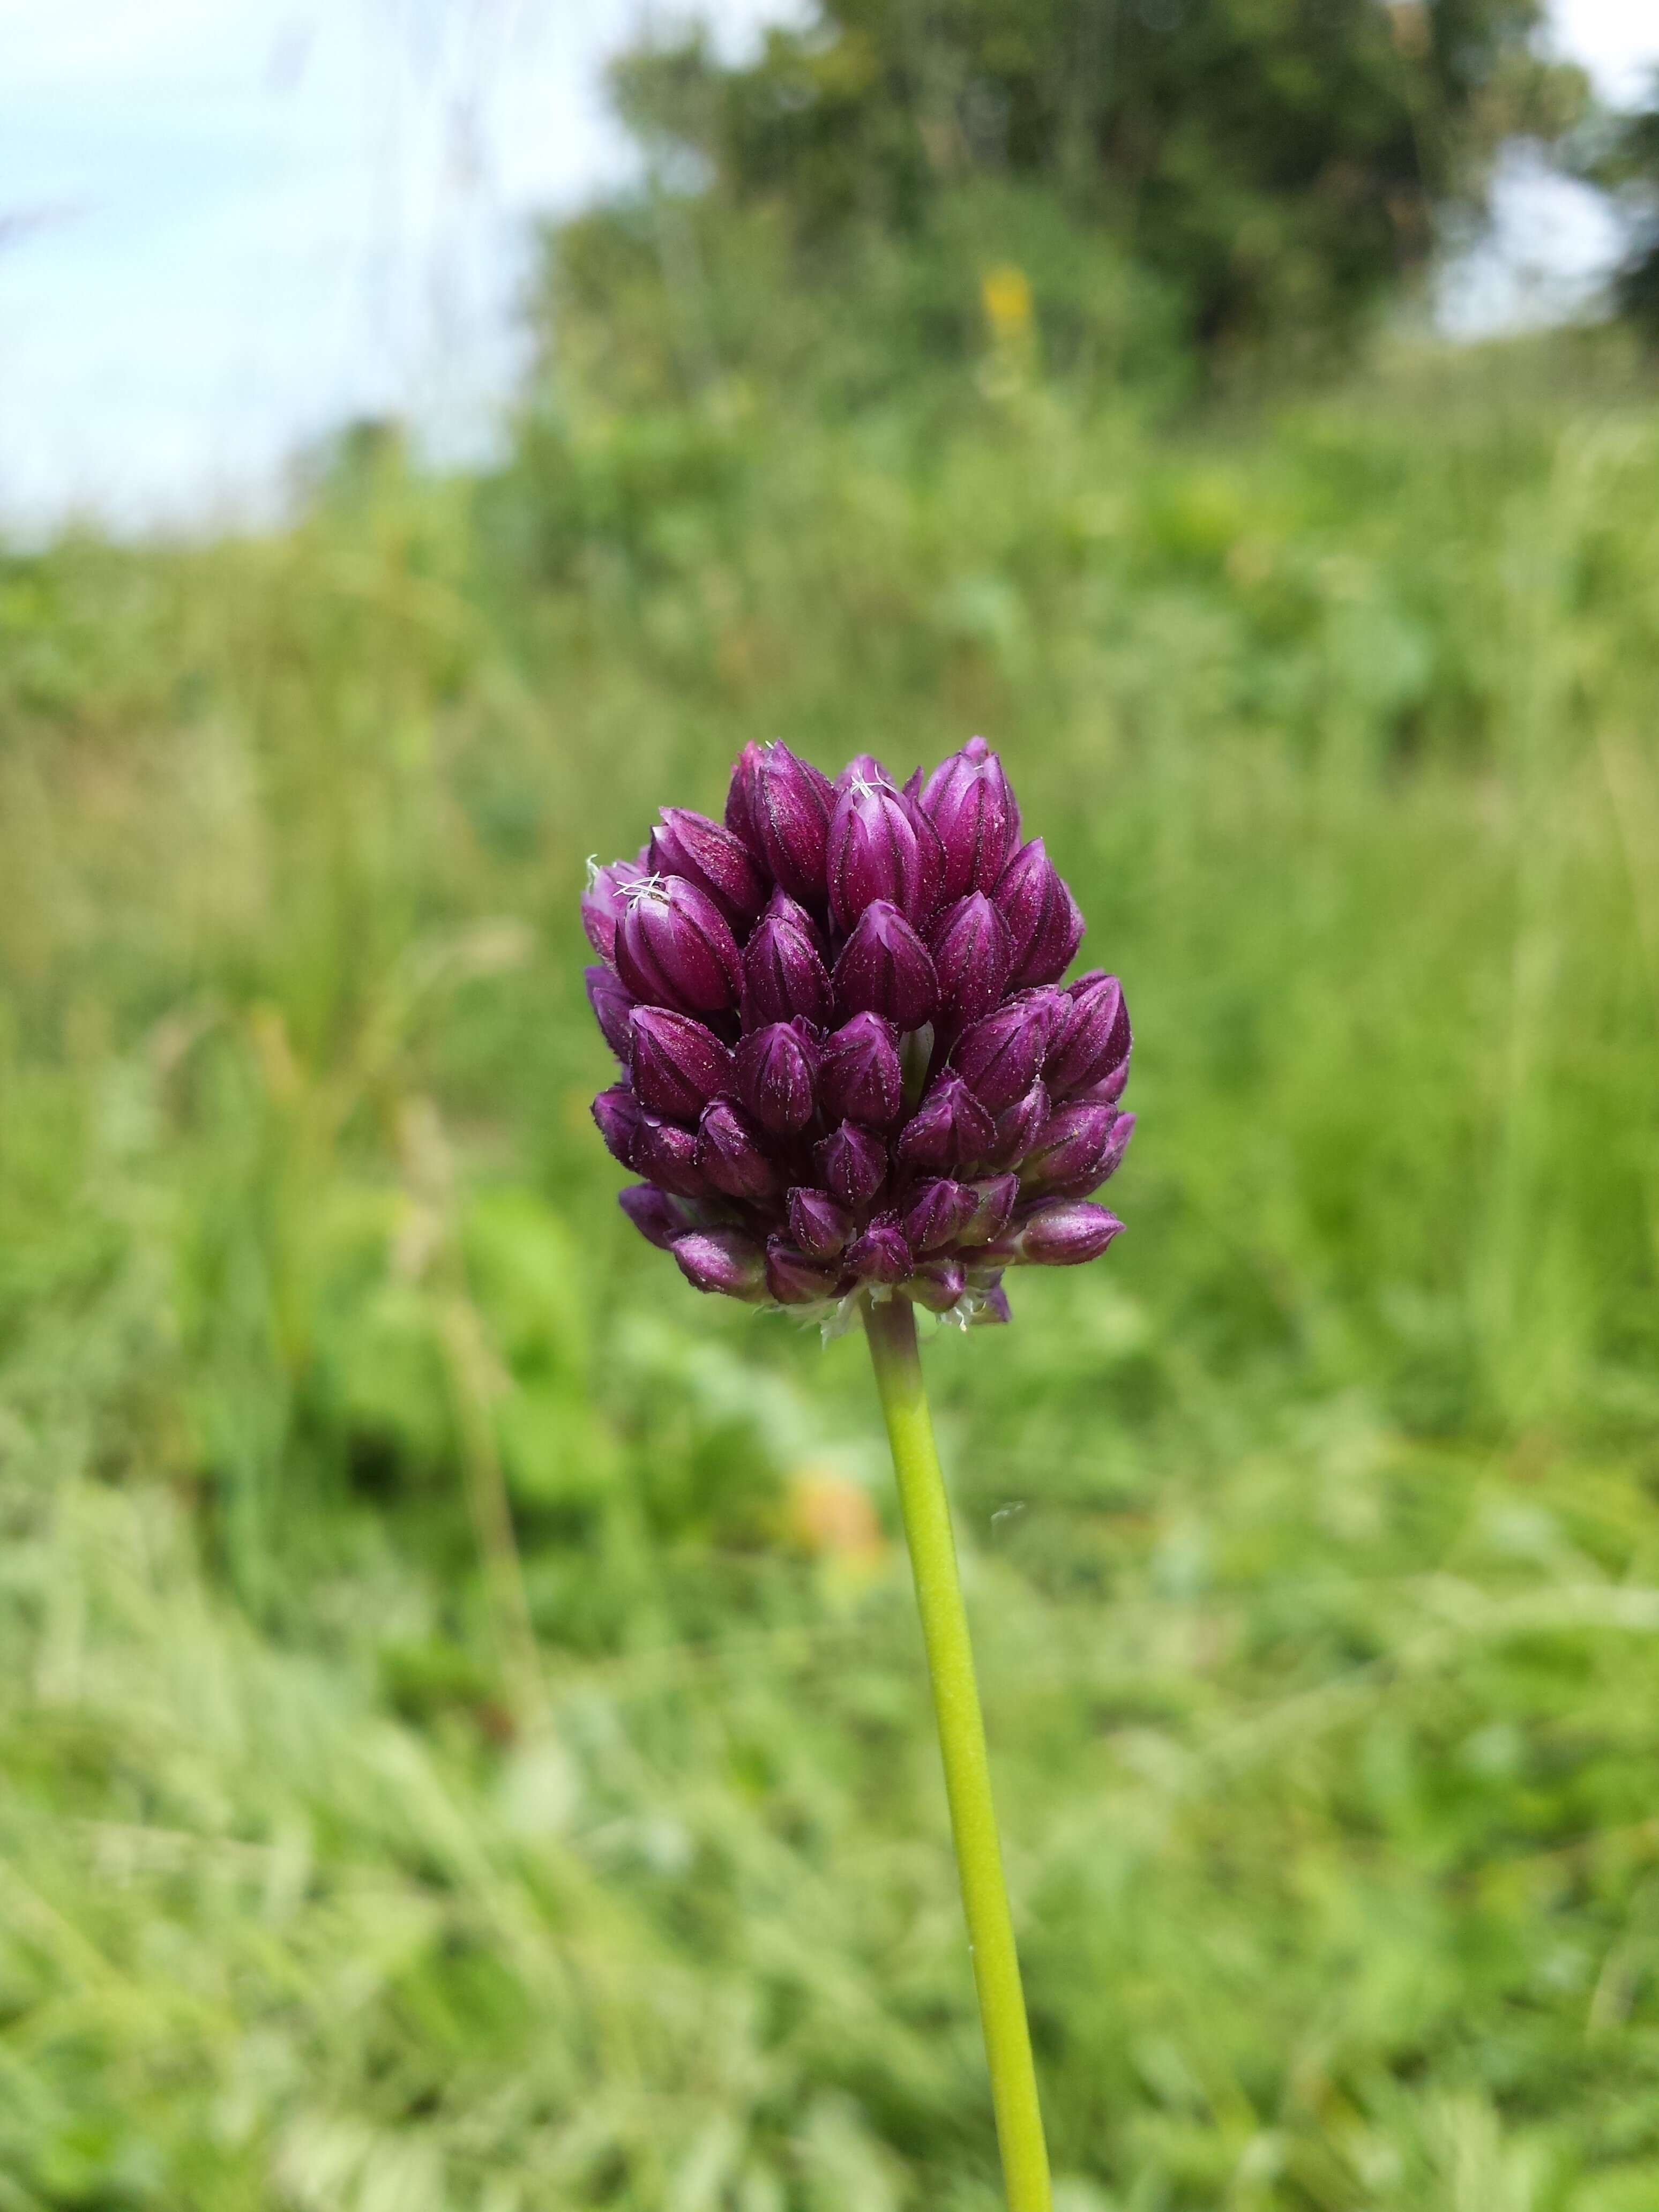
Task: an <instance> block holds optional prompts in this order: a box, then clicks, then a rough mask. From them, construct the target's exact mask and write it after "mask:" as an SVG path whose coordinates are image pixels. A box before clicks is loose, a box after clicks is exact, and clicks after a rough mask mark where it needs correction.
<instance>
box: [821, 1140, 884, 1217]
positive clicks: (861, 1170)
mask: <svg viewBox="0 0 1659 2212" xmlns="http://www.w3.org/2000/svg"><path fill="white" fill-rule="evenodd" d="M812 1163H813V1165H814V1166H815V1167H816V1168H817V1171H818V1176H819V1180H820V1181H821V1182H822V1183H823V1187H824V1188H825V1189H826V1190H827V1191H828V1192H829V1195H830V1196H831V1197H832V1198H833V1199H835V1200H837V1202H838V1203H839V1204H841V1205H842V1206H847V1207H848V1208H849V1209H850V1210H851V1211H852V1212H854V1213H856V1212H858V1211H859V1209H860V1207H861V1206H868V1204H869V1203H870V1201H871V1200H872V1198H873V1197H874V1196H875V1194H876V1193H877V1192H878V1190H879V1189H880V1188H881V1187H882V1185H883V1183H884V1182H886V1180H887V1148H886V1146H884V1144H883V1143H882V1141H881V1139H880V1138H879V1137H877V1136H874V1135H872V1133H871V1132H870V1131H869V1130H868V1129H861V1128H860V1127H859V1125H858V1123H857V1122H856V1121H843V1122H842V1125H841V1127H840V1128H838V1129H834V1130H832V1131H831V1132H830V1133H829V1135H828V1136H827V1137H826V1138H825V1139H824V1140H823V1143H822V1144H821V1145H818V1146H815V1147H814V1148H813V1152H812Z"/></svg>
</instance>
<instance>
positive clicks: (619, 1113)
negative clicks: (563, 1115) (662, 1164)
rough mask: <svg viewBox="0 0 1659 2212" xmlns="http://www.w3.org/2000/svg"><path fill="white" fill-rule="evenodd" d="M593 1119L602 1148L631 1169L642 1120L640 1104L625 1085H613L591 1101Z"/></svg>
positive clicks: (643, 1117)
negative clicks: (600, 1138)
mask: <svg viewBox="0 0 1659 2212" xmlns="http://www.w3.org/2000/svg"><path fill="white" fill-rule="evenodd" d="M592 1115H593V1119H594V1121H595V1123H596V1124H597V1125H598V1127H599V1134H600V1135H601V1136H602V1137H603V1138H604V1139H605V1150H606V1152H609V1153H610V1155H611V1158H612V1159H613V1160H620V1161H621V1162H622V1164H623V1166H624V1167H625V1168H627V1167H632V1165H633V1164H634V1141H635V1138H636V1137H637V1136H638V1135H639V1133H640V1124H641V1121H643V1120H644V1119H645V1116H644V1115H643V1114H642V1113H641V1110H640V1102H639V1100H638V1099H637V1098H636V1097H635V1096H634V1093H633V1090H632V1088H631V1086H630V1085H628V1084H626V1083H613V1084H612V1085H611V1088H610V1089H609V1090H608V1091H600V1093H599V1097H597V1098H596V1099H595V1100H594V1101H593V1104H592Z"/></svg>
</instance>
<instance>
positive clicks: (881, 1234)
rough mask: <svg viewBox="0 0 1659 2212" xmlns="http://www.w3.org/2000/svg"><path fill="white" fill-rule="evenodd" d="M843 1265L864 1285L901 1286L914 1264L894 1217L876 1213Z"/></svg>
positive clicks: (912, 1256) (851, 1245)
mask: <svg viewBox="0 0 1659 2212" xmlns="http://www.w3.org/2000/svg"><path fill="white" fill-rule="evenodd" d="M842 1264H843V1265H844V1267H846V1269H847V1271H848V1273H849V1274H854V1275H856V1276H857V1277H858V1279H859V1280H860V1282H863V1283H902V1281H903V1280H904V1279H905V1277H906V1276H907V1275H908V1273H909V1272H910V1269H911V1267H912V1266H913V1265H914V1264H915V1262H914V1255H913V1254H912V1253H911V1250H910V1247H909V1245H908V1243H906V1241H905V1237H904V1231H902V1229H901V1228H900V1227H899V1225H898V1218H897V1216H896V1215H895V1214H891V1213H878V1215H877V1216H876V1218H875V1219H874V1220H873V1221H872V1223H871V1224H870V1226H869V1227H868V1228H867V1229H866V1231H865V1232H864V1234H863V1236H862V1237H855V1238H854V1241H853V1243H850V1244H849V1245H848V1248H847V1250H846V1253H845V1255H843V1261H842Z"/></svg>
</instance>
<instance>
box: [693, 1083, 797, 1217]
mask: <svg viewBox="0 0 1659 2212" xmlns="http://www.w3.org/2000/svg"><path fill="white" fill-rule="evenodd" d="M696 1160H697V1167H698V1169H699V1170H700V1172H701V1173H702V1175H703V1176H706V1177H707V1179H708V1182H711V1183H712V1184H713V1185H714V1188H715V1189H716V1190H719V1191H724V1192H725V1194H726V1197H727V1198H747V1199H759V1198H768V1197H769V1196H770V1195H771V1194H772V1193H773V1192H774V1191H775V1190H776V1189H778V1188H779V1187H780V1186H781V1182H782V1180H783V1178H782V1176H781V1173H780V1171H779V1170H778V1167H777V1164H776V1163H775V1161H774V1160H773V1159H772V1158H771V1156H770V1154H769V1152H768V1151H767V1149H766V1146H765V1143H764V1140H763V1138H762V1136H761V1133H760V1131H759V1130H758V1129H757V1127H755V1125H754V1123H753V1122H752V1121H750V1118H749V1116H748V1115H746V1114H745V1113H744V1111H743V1109H742V1108H741V1107H738V1106H734V1105H733V1104H732V1102H731V1100H730V1099H729V1098H717V1099H716V1100H715V1101H714V1104H713V1105H712V1106H709V1107H708V1108H707V1109H705V1110H704V1113H703V1117H702V1121H699V1122H698V1124H697V1152H696Z"/></svg>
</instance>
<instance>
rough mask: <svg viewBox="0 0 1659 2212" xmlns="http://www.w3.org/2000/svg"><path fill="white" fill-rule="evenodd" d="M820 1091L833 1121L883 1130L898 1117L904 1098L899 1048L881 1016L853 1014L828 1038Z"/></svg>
mask: <svg viewBox="0 0 1659 2212" xmlns="http://www.w3.org/2000/svg"><path fill="white" fill-rule="evenodd" d="M820 1095H821V1097H822V1099H823V1110H824V1112H825V1114H826V1115H829V1118H830V1119H831V1120H832V1121H864V1122H867V1123H868V1124H869V1126H870V1127H872V1128H875V1129H884V1128H885V1127H887V1125H888V1123H889V1122H890V1121H896V1120H897V1119H898V1114H899V1108H900V1105H901V1103H902V1097H903V1086H902V1071H901V1069H900V1066H899V1055H898V1046H897V1043H896V1041H895V1039H894V1036H893V1032H892V1030H891V1029H890V1027H889V1025H888V1024H887V1023H885V1022H884V1021H883V1019H882V1018H881V1016H880V1015H879V1014H854V1017H853V1018H852V1020H851V1021H850V1022H847V1023H844V1024H842V1027H841V1028H840V1029H838V1030H835V1031H834V1032H833V1034H832V1035H830V1036H828V1037H826V1038H825V1039H824V1043H823V1067H822V1072H821V1076H820Z"/></svg>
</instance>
